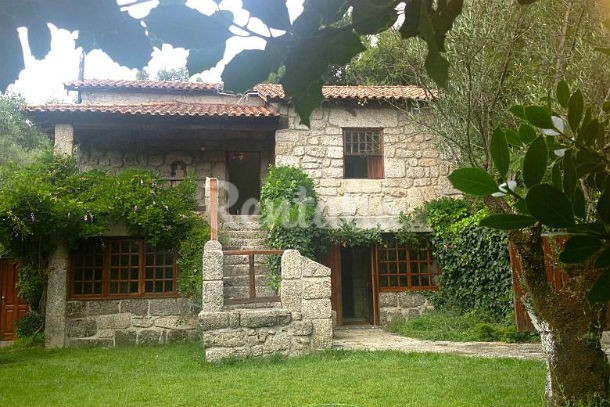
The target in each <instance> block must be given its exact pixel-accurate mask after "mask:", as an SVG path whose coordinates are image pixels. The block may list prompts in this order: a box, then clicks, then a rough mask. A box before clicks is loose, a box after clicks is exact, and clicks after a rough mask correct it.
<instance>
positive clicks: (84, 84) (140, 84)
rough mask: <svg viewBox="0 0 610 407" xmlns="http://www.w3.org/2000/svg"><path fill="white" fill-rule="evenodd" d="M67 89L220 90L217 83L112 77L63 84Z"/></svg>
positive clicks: (207, 91) (208, 91)
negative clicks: (115, 78) (117, 78)
mask: <svg viewBox="0 0 610 407" xmlns="http://www.w3.org/2000/svg"><path fill="white" fill-rule="evenodd" d="M64 87H65V88H66V89H67V90H102V89H112V90H143V91H146V90H157V91H158V90H161V91H187V92H205V93H217V92H218V91H219V90H222V85H221V84H218V83H204V82H186V81H134V80H112V79H87V80H84V81H72V82H67V83H65V84H64Z"/></svg>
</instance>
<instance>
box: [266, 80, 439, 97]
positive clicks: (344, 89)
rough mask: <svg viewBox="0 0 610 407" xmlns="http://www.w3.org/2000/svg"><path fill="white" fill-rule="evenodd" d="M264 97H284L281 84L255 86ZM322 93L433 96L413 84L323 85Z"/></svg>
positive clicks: (329, 94) (328, 94) (327, 94)
mask: <svg viewBox="0 0 610 407" xmlns="http://www.w3.org/2000/svg"><path fill="white" fill-rule="evenodd" d="M255 90H256V91H257V92H258V94H259V95H260V96H261V97H262V98H264V99H285V98H286V94H285V93H284V89H283V88H282V85H279V84H267V83H265V84H260V85H257V86H256V87H255ZM322 95H323V96H324V98H325V99H356V100H385V101H389V100H403V99H410V100H421V101H427V100H432V99H433V98H434V96H435V95H434V93H431V92H430V91H426V90H425V89H423V88H420V87H418V86H414V85H407V86H323V87H322Z"/></svg>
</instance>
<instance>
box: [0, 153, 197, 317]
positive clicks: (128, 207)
mask: <svg viewBox="0 0 610 407" xmlns="http://www.w3.org/2000/svg"><path fill="white" fill-rule="evenodd" d="M1 171H2V172H1V173H0V239H1V244H2V245H3V246H4V247H6V248H7V249H8V251H9V253H10V254H11V255H12V256H14V257H16V258H17V259H18V260H19V262H20V264H21V270H20V275H19V277H20V284H21V288H20V293H21V295H22V296H23V297H24V299H26V301H27V302H28V303H29V305H30V307H31V308H32V309H33V310H34V312H44V296H43V295H42V290H43V286H44V282H45V281H46V276H45V272H46V266H47V263H48V260H49V257H50V255H51V253H52V252H53V250H54V249H55V247H56V245H57V244H58V243H59V242H66V243H67V244H68V246H69V247H70V248H76V247H77V246H78V244H79V243H80V242H82V241H83V240H85V239H88V238H91V237H96V236H102V235H103V234H104V233H105V232H106V231H107V230H108V228H109V227H110V226H112V225H116V224H123V225H125V227H126V228H127V230H128V231H129V233H131V234H132V235H135V236H141V237H143V238H144V239H145V240H146V241H147V242H148V243H149V244H151V245H153V246H157V247H164V248H176V249H178V251H179V254H180V255H181V259H180V262H179V265H180V269H181V277H180V286H179V288H180V290H181V293H182V294H183V295H184V296H187V297H192V298H197V297H200V296H201V290H200V286H201V250H202V247H203V244H205V241H206V240H207V238H208V236H209V229H208V227H207V224H206V223H205V221H203V219H201V218H199V217H198V216H197V215H196V214H195V213H194V210H195V209H196V207H197V203H196V200H195V187H196V185H195V181H194V180H193V179H190V178H187V179H186V180H185V181H183V182H181V183H180V184H178V185H176V186H174V187H171V188H170V187H169V186H168V185H167V184H166V183H165V182H163V181H162V180H160V179H159V177H158V175H157V174H154V173H152V172H149V171H144V170H137V169H128V170H124V171H122V172H121V173H120V174H118V175H116V176H113V175H109V174H108V173H107V172H106V171H104V170H93V171H88V172H83V173H79V172H78V171H77V168H76V162H75V160H74V159H73V158H69V157H59V156H55V155H53V154H51V153H44V154H43V155H41V156H40V157H39V159H38V160H36V161H35V162H34V163H33V164H31V165H28V166H25V167H19V166H17V165H7V166H5V167H3V168H2V170H1Z"/></svg>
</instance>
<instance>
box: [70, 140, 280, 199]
mask: <svg viewBox="0 0 610 407" xmlns="http://www.w3.org/2000/svg"><path fill="white" fill-rule="evenodd" d="M232 135H233V139H232V140H230V141H226V140H225V141H219V140H218V137H219V135H217V134H216V135H215V134H208V133H205V132H199V134H198V133H197V132H195V133H193V134H180V135H177V136H175V137H174V138H173V139H171V140H167V139H166V140H163V139H159V138H157V137H151V138H144V139H142V135H133V134H123V133H121V132H120V131H116V132H106V133H96V134H87V135H82V134H81V135H79V134H77V135H76V137H77V138H78V139H79V144H78V148H77V154H76V157H77V162H78V167H79V170H80V171H87V170H91V169H95V168H105V169H108V170H109V171H110V172H111V173H118V172H119V171H121V170H123V169H125V168H141V169H145V170H151V171H154V172H156V173H158V174H159V176H160V177H161V178H162V179H165V180H167V182H169V183H171V182H176V181H179V180H180V179H183V178H184V177H185V176H186V175H187V174H189V175H192V176H194V177H195V179H196V181H197V201H198V202H200V206H201V207H202V208H203V206H204V202H205V180H206V178H208V177H210V178H216V179H218V180H219V181H220V185H219V187H220V188H219V201H220V202H219V203H220V205H221V207H224V206H225V205H226V204H227V202H228V199H229V195H228V194H229V192H228V189H227V188H229V187H228V185H226V184H225V181H228V179H227V175H228V169H227V154H228V152H231V151H258V152H260V154H261V163H260V174H261V179H262V177H263V175H264V174H265V173H266V171H267V168H268V167H269V163H270V162H271V160H272V157H271V155H272V151H273V147H272V146H271V145H270V144H269V143H271V141H269V139H268V138H267V139H265V138H264V137H259V138H258V139H257V138H256V137H254V136H251V135H250V133H248V132H233V133H232ZM172 170H173V171H172ZM172 172H174V173H172Z"/></svg>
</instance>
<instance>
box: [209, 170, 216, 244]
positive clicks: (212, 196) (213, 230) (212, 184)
mask: <svg viewBox="0 0 610 407" xmlns="http://www.w3.org/2000/svg"><path fill="white" fill-rule="evenodd" d="M209 211H210V240H218V180H217V179H216V178H210V209H209Z"/></svg>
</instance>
